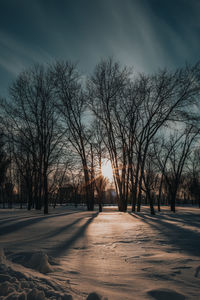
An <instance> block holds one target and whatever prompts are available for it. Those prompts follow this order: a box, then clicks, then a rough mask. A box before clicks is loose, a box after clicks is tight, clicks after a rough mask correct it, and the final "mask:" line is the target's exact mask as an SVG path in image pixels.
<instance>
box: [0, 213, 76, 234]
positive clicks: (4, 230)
mask: <svg viewBox="0 0 200 300" xmlns="http://www.w3.org/2000/svg"><path fill="white" fill-rule="evenodd" d="M78 213H80V211H77V212H65V213H61V214H54V215H47V216H44V215H43V216H40V217H38V216H32V217H29V218H28V219H26V220H23V221H18V220H16V222H14V223H12V224H9V225H7V226H2V224H1V230H0V236H2V235H6V234H9V233H13V232H16V231H19V230H20V229H22V228H24V227H27V226H30V225H34V224H36V223H38V222H40V221H44V220H47V219H49V218H55V217H61V216H67V215H71V214H78Z"/></svg>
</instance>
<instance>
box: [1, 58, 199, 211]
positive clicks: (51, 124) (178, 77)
mask: <svg viewBox="0 0 200 300" xmlns="http://www.w3.org/2000/svg"><path fill="white" fill-rule="evenodd" d="M199 96H200V65H199V63H197V64H195V65H194V66H191V65H186V66H184V67H183V68H179V69H177V70H175V71H169V70H167V69H164V70H159V71H157V72H155V73H154V74H150V75H149V74H141V73H135V72H134V70H133V69H132V68H128V67H126V66H125V67H124V66H121V64H120V63H119V62H116V61H114V59H112V58H108V59H105V60H101V61H100V62H99V63H98V64H97V65H96V66H95V68H94V71H93V73H92V74H91V75H88V76H87V78H86V77H85V76H82V75H81V74H80V72H79V71H78V68H77V65H76V64H73V63H72V62H69V61H56V62H55V63H53V64H51V65H35V66H33V67H32V68H29V69H27V70H25V71H23V72H21V73H20V74H19V75H18V76H17V78H16V79H15V80H14V82H13V83H12V84H11V85H10V87H9V91H8V97H7V98H6V99H5V98H1V101H0V125H1V128H0V129H1V132H0V191H1V197H2V193H3V192H5V191H6V187H7V190H8V191H7V194H8V195H9V189H13V188H15V189H16V191H17V193H20V189H22V186H23V187H24V189H25V194H26V198H27V207H28V209H31V208H32V207H35V208H36V209H41V208H42V207H43V208H44V213H48V203H49V197H50V195H52V194H54V195H58V190H59V188H60V187H62V186H64V185H65V184H66V180H67V181H68V182H70V183H71V185H73V186H74V188H75V190H77V189H81V191H82V195H83V197H84V202H85V203H86V205H87V209H88V210H93V209H94V204H95V198H97V199H98V203H99V210H102V197H103V193H104V192H105V188H106V181H107V180H106V178H104V177H103V175H102V162H103V160H105V159H109V160H110V162H111V165H112V170H113V181H114V186H115V190H116V197H117V203H118V208H119V211H123V212H125V211H126V210H127V205H128V204H131V205H132V211H133V212H134V211H136V210H137V211H138V212H139V211H140V209H141V204H142V201H143V199H145V200H144V201H145V203H147V204H149V206H150V212H151V214H154V213H155V203H156V204H157V205H158V211H159V210H160V206H161V203H163V199H165V200H166V201H165V203H168V204H170V208H171V210H172V211H174V212H175V208H176V199H177V197H178V196H179V197H180V195H182V196H181V197H184V198H185V197H188V196H189V195H190V197H191V198H192V199H195V201H196V203H199V205H200V200H199V199H200V198H199V191H200V176H199V175H200V160H199V158H200V148H199V131H200V126H199V118H200V110H199V103H200V102H199ZM8 197H9V196H8ZM55 202H56V196H55Z"/></svg>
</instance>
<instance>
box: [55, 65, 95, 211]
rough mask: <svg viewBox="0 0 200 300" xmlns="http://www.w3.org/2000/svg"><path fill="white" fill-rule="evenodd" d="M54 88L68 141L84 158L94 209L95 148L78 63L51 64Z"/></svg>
mask: <svg viewBox="0 0 200 300" xmlns="http://www.w3.org/2000/svg"><path fill="white" fill-rule="evenodd" d="M51 71H52V76H53V82H54V89H55V93H56V96H57V109H58V111H59V113H60V116H61V118H62V122H63V126H64V127H65V129H66V134H67V138H68V141H69V143H70V145H71V148H72V149H73V151H75V152H76V153H77V154H78V155H79V157H80V160H81V164H82V169H83V173H84V180H85V196H86V203H87V209H88V210H93V209H94V189H93V171H92V165H90V162H91V163H92V155H93V154H92V148H91V144H90V143H89V140H90V132H89V131H88V129H87V125H88V124H87V122H86V121H85V117H86V115H87V106H86V96H85V94H84V91H83V88H82V82H81V77H80V75H79V74H78V72H77V70H76V66H75V65H74V64H72V63H69V62H57V63H56V64H54V65H53V66H52V69H51Z"/></svg>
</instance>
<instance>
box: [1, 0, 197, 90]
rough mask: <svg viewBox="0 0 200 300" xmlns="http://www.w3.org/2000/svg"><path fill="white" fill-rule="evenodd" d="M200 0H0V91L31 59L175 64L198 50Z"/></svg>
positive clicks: (88, 65)
mask: <svg viewBox="0 0 200 300" xmlns="http://www.w3.org/2000/svg"><path fill="white" fill-rule="evenodd" d="M199 16H200V1H199V0H0V95H3V96H4V95H6V91H7V88H8V86H9V85H10V84H11V82H12V81H13V80H14V79H15V78H16V76H17V74H19V73H20V72H21V71H22V70H24V69H26V68H28V67H29V66H32V65H33V64H34V63H51V62H53V61H54V60H55V59H56V60H59V59H61V60H71V61H73V62H77V63H78V66H79V69H80V71H81V72H82V73H83V74H90V73H91V72H92V70H93V69H94V66H95V64H96V63H98V62H99V61H100V59H102V58H107V57H109V56H112V57H114V58H115V59H116V60H117V61H120V62H121V63H122V65H124V64H126V65H128V66H133V68H134V69H135V70H136V71H137V72H138V71H139V72H147V73H151V72H154V71H156V70H158V69H159V68H164V67H168V68H170V69H174V68H176V67H180V66H182V65H184V64H185V62H188V63H195V62H197V61H198V60H199V58H200V57H199V55H200V18H199Z"/></svg>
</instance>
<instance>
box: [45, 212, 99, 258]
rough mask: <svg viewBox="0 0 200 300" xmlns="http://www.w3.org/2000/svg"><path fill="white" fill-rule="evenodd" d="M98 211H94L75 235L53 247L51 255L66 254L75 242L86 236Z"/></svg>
mask: <svg viewBox="0 0 200 300" xmlns="http://www.w3.org/2000/svg"><path fill="white" fill-rule="evenodd" d="M98 214H99V213H98V212H97V213H94V214H93V215H92V216H91V217H90V218H89V219H88V220H87V221H86V222H85V224H84V225H83V226H81V227H80V228H79V229H78V230H77V231H76V233H75V234H74V235H72V236H71V237H70V238H69V239H67V240H65V241H62V242H61V243H59V244H57V245H56V246H55V247H53V248H52V249H51V251H50V252H51V255H53V256H56V257H58V256H62V255H63V254H64V253H65V254H66V253H67V252H68V250H69V249H70V248H71V247H72V246H73V244H74V243H75V242H76V241H77V240H78V239H80V238H81V237H83V236H84V234H85V231H86V229H87V227H88V226H89V224H90V223H91V222H92V221H93V220H94V218H96V217H97V216H98Z"/></svg>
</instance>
